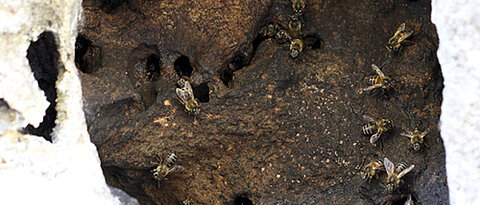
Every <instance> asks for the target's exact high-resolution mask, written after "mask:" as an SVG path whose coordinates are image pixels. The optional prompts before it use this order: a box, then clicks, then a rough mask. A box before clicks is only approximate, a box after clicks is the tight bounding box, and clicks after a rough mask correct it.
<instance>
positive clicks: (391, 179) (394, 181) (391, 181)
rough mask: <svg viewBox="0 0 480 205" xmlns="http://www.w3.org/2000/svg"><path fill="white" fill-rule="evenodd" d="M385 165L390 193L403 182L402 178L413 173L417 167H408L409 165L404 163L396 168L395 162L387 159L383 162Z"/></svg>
mask: <svg viewBox="0 0 480 205" xmlns="http://www.w3.org/2000/svg"><path fill="white" fill-rule="evenodd" d="M383 164H384V165H385V170H386V171H387V190H388V191H390V192H391V191H393V190H395V189H396V188H397V187H398V185H399V184H400V183H401V182H402V180H401V178H402V177H403V176H405V175H406V174H407V173H409V172H410V171H412V170H413V168H414V167H415V165H410V166H409V167H407V165H406V164H405V163H403V162H402V163H400V164H398V165H397V167H396V168H395V165H394V164H393V162H391V161H390V160H388V159H387V158H386V157H385V159H384V160H383Z"/></svg>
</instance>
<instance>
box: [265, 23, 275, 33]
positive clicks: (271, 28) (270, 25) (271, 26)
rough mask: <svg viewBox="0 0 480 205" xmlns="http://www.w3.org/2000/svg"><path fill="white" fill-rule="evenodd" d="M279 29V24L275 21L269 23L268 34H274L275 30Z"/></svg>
mask: <svg viewBox="0 0 480 205" xmlns="http://www.w3.org/2000/svg"><path fill="white" fill-rule="evenodd" d="M276 31H277V26H276V25H275V24H273V23H269V24H268V25H267V35H268V36H273V35H275V32H276Z"/></svg>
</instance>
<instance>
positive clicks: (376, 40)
mask: <svg viewBox="0 0 480 205" xmlns="http://www.w3.org/2000/svg"><path fill="white" fill-rule="evenodd" d="M98 2H99V1H93V0H87V1H85V2H84V3H83V6H84V8H85V13H86V22H87V23H86V27H85V30H84V31H82V32H81V34H82V36H83V37H84V38H86V39H87V40H89V41H91V43H90V45H95V46H96V47H98V49H99V50H101V51H102V53H103V54H102V55H101V56H102V57H101V62H102V63H101V65H100V67H99V68H96V69H93V70H96V71H94V72H89V73H82V74H81V77H82V82H84V84H82V86H83V88H84V97H85V100H86V103H85V111H86V112H87V122H88V126H89V132H90V134H91V135H92V141H93V142H94V143H95V144H96V145H97V147H98V150H99V155H100V157H101V160H102V166H103V169H104V172H105V174H106V178H107V182H108V183H109V184H110V185H112V186H115V187H118V188H121V189H123V190H125V191H126V192H127V193H128V194H130V195H132V196H135V197H137V198H138V200H139V201H140V202H141V203H144V204H154V203H156V204H180V202H181V201H183V200H185V199H188V200H190V201H191V202H192V203H193V204H229V203H234V202H235V201H237V202H238V201H241V200H246V199H245V198H249V199H250V200H252V201H253V203H254V204H323V203H325V204H331V203H332V202H334V203H333V204H381V203H382V202H385V201H387V200H393V201H395V203H401V199H400V200H399V199H398V198H402V197H401V196H398V195H395V194H393V195H389V194H387V193H385V192H384V189H383V188H382V183H381V180H372V182H371V183H368V182H365V181H363V180H361V178H360V177H359V176H358V169H359V168H360V167H361V166H362V165H363V164H365V163H366V162H368V161H370V160H376V159H380V158H383V157H388V158H390V159H391V160H393V161H394V162H400V161H405V162H407V163H411V164H415V165H416V167H415V170H414V171H413V172H412V173H411V174H409V175H407V176H406V178H405V187H404V189H402V190H400V191H401V192H402V193H412V194H413V195H414V198H415V200H416V201H418V202H420V203H422V204H447V203H448V192H447V184H446V175H445V166H444V164H445V162H444V157H445V153H444V150H443V144H442V139H441V138H440V134H439V132H438V131H437V130H436V129H435V128H436V127H437V123H438V118H439V115H440V103H441V100H442V98H441V91H442V88H443V86H442V82H443V78H442V76H441V73H440V66H439V64H438V61H437V59H436V55H435V54H436V49H437V46H438V38H437V36H436V31H435V27H434V25H433V24H432V23H431V22H430V2H424V1H368V3H366V2H359V1H353V0H351V1H313V0H312V1H308V3H307V8H306V10H305V16H304V19H303V20H304V21H305V27H304V32H305V33H306V34H314V35H316V36H319V37H321V38H322V39H323V43H322V46H321V47H320V48H319V49H315V50H312V49H311V48H307V49H306V50H305V52H304V53H302V55H301V56H300V57H299V58H298V59H295V60H292V59H291V58H290V57H289V56H288V50H286V49H284V47H285V46H284V45H279V44H277V43H276V42H275V41H274V40H266V41H263V42H261V43H260V44H259V45H258V48H257V49H256V50H255V49H254V51H255V52H254V53H253V55H254V57H253V59H252V61H251V63H250V65H248V66H246V67H244V68H243V69H241V70H238V71H236V72H235V73H234V78H233V80H232V81H231V82H230V83H227V85H229V86H226V85H225V84H224V83H223V82H222V80H221V78H222V75H221V73H222V70H223V69H224V68H225V67H226V66H227V65H228V63H229V62H231V60H232V58H233V57H235V56H237V55H236V54H238V53H244V52H249V51H250V47H249V46H250V45H251V43H252V41H254V39H255V36H256V35H257V33H258V30H259V28H260V26H261V25H263V24H265V23H266V22H268V21H270V20H272V18H274V17H273V16H275V15H277V14H278V12H280V13H282V12H287V11H288V8H289V5H290V4H289V1H273V2H267V1H242V2H233V3H230V4H222V5H218V3H214V1H202V3H193V4H192V5H190V4H188V5H189V6H186V5H187V4H184V3H182V2H184V1H161V2H155V1H147V2H141V1H127V2H126V3H123V4H118V5H111V4H105V5H100V3H98ZM101 2H109V1H101ZM100 7H103V9H102V8H100ZM403 22H405V23H406V24H407V28H408V29H411V30H413V31H414V36H413V37H412V38H411V39H410V40H411V41H412V43H411V45H409V46H405V47H404V48H403V49H402V50H401V51H400V52H399V53H398V54H397V55H392V54H390V53H388V51H387V50H386V49H385V44H386V42H387V40H388V39H389V38H390V37H391V35H392V34H393V33H394V32H395V30H396V28H397V27H398V26H399V25H400V24H401V23H403ZM96 49H97V48H95V49H92V51H93V50H96ZM92 53H96V52H92ZM181 55H185V56H186V57H187V58H188V59H189V61H190V63H191V65H192V67H193V72H192V71H190V72H192V74H191V77H192V79H193V85H194V86H198V85H201V84H202V83H207V84H208V86H209V87H210V91H211V93H210V96H207V97H206V99H203V101H202V103H201V106H202V111H201V113H200V114H199V115H198V116H196V117H193V116H191V115H188V114H187V113H185V112H184V108H183V107H182V105H181V104H180V103H179V102H178V101H177V100H176V99H175V91H174V89H175V82H176V80H177V79H178V73H182V72H187V71H188V69H185V67H182V66H178V65H180V64H188V63H186V61H187V60H186V59H187V58H184V57H182V58H179V56H181ZM86 56H98V55H96V54H86ZM152 56H153V58H151V57H152ZM85 59H88V58H85ZM149 59H150V60H149ZM151 59H157V60H156V62H157V64H158V67H159V69H158V70H159V72H158V74H157V75H155V77H151V75H150V74H148V72H147V70H148V69H149V68H150V66H151V65H155V63H154V64H151V63H149V62H153V61H152V60H151ZM179 59H183V60H185V61H183V60H179ZM179 61H180V62H181V63H179ZM372 63H375V64H377V65H379V66H381V67H382V70H383V71H384V72H385V73H386V74H387V75H389V76H391V77H393V78H394V79H396V81H397V82H396V85H395V88H396V92H395V93H394V94H393V95H392V97H390V98H389V99H381V98H376V97H375V96H373V95H369V94H367V93H365V94H359V93H358V92H357V90H358V89H359V88H362V87H366V86H367V85H366V84H365V82H364V81H365V78H366V77H367V76H370V75H372V74H373V73H372V70H371V67H370V65H371V64H372ZM87 64H88V63H87ZM90 64H95V63H90ZM176 65H177V66H176ZM154 67H156V66H154ZM186 67H188V66H186ZM194 89H195V88H194ZM198 89H199V88H197V89H196V90H198ZM200 93H204V92H200ZM207 93H208V92H207ZM207 95H208V94H207ZM363 114H369V115H371V116H374V117H380V116H385V117H388V118H392V119H393V120H394V122H395V126H396V129H395V130H394V131H393V132H392V133H390V135H385V136H383V137H382V139H381V140H380V142H379V144H378V145H377V146H373V145H371V144H369V142H368V138H367V137H365V136H362V135H361V127H362V126H363V125H364V123H365V122H363V121H362V119H361V116H362V115H363ZM417 126H418V127H419V128H420V129H427V128H431V129H432V131H431V132H430V134H429V135H428V136H427V138H426V144H427V145H428V148H426V149H425V150H423V151H421V152H418V153H416V152H413V151H412V150H410V149H408V140H407V139H406V138H405V137H401V136H400V135H399V134H400V132H402V130H401V128H402V127H405V128H408V129H413V128H414V127H417ZM173 151H175V152H176V153H177V154H178V156H179V159H178V164H179V165H182V166H184V167H185V168H186V169H185V171H184V172H183V173H174V174H172V175H169V176H168V179H169V180H167V181H164V182H162V183H160V186H158V185H157V183H156V181H155V180H154V179H153V177H152V173H151V172H150V170H151V169H152V168H153V167H155V166H156V165H158V163H159V159H158V157H160V158H164V157H166V156H167V155H168V154H169V153H170V152H173ZM157 156H158V157H157ZM382 177H384V176H382ZM382 179H383V178H382ZM394 199H396V200H394Z"/></svg>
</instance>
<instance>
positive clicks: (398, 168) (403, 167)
mask: <svg viewBox="0 0 480 205" xmlns="http://www.w3.org/2000/svg"><path fill="white" fill-rule="evenodd" d="M406 168H407V165H406V164H405V163H403V162H401V163H399V164H398V165H397V168H396V170H395V171H397V172H402V171H403V170H404V169H406Z"/></svg>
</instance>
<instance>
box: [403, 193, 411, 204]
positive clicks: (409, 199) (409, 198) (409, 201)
mask: <svg viewBox="0 0 480 205" xmlns="http://www.w3.org/2000/svg"><path fill="white" fill-rule="evenodd" d="M405 204H407V205H411V204H413V201H412V195H411V194H409V195H408V199H407V201H405Z"/></svg>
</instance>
